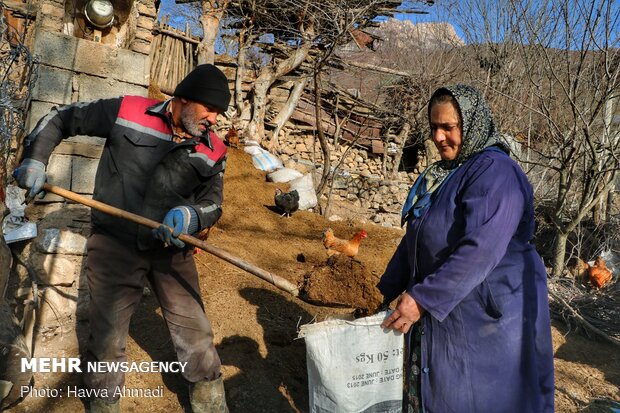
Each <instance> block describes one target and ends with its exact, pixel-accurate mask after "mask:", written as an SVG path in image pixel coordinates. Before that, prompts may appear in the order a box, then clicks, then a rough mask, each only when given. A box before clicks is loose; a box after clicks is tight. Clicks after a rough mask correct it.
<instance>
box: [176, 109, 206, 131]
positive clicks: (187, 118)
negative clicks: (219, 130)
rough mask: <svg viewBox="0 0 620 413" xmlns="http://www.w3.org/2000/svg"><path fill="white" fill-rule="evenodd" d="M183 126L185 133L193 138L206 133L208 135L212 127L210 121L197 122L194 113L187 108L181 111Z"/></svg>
mask: <svg viewBox="0 0 620 413" xmlns="http://www.w3.org/2000/svg"><path fill="white" fill-rule="evenodd" d="M181 124H182V125H183V128H184V129H185V131H186V132H187V133H189V134H190V135H192V136H202V135H204V134H205V133H208V131H209V129H210V127H211V125H210V124H209V121H207V120H202V121H196V119H195V117H194V114H193V113H192V111H190V110H187V109H185V108H184V110H183V111H181ZM201 125H204V126H205V127H206V129H203V128H201V127H200V126H201Z"/></svg>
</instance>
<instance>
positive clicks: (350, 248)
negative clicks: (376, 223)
mask: <svg viewBox="0 0 620 413" xmlns="http://www.w3.org/2000/svg"><path fill="white" fill-rule="evenodd" d="M366 237H368V233H367V232H366V231H364V230H363V229H362V230H359V231H357V232H356V233H355V235H353V238H351V239H350V240H344V239H340V238H337V237H336V236H334V231H333V230H332V229H331V228H327V229H326V230H325V231H323V245H324V246H325V249H326V250H327V255H328V256H330V257H331V256H332V255H338V254H343V255H346V256H347V257H350V258H353V257H355V256H356V255H357V252H358V250H359V247H360V243H361V242H362V240H363V239H364V238H366Z"/></svg>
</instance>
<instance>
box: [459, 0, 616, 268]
mask: <svg viewBox="0 0 620 413" xmlns="http://www.w3.org/2000/svg"><path fill="white" fill-rule="evenodd" d="M483 11H484V12H483ZM476 13H477V14H476ZM460 18H461V19H462V21H463V24H462V26H463V27H464V28H465V30H466V32H467V33H468V36H469V39H468V40H469V41H470V42H472V43H475V44H476V45H477V48H478V49H477V50H478V51H479V53H478V57H479V58H480V57H482V56H483V55H484V54H486V56H488V57H489V58H488V59H487V60H486V61H483V60H480V59H479V61H481V62H482V63H484V64H481V65H480V68H481V69H486V75H485V76H478V82H479V83H480V84H481V85H482V87H483V88H484V89H485V90H486V91H487V92H488V95H489V96H492V98H491V99H490V100H495V102H496V103H498V102H500V101H504V102H505V103H507V105H508V106H512V107H513V108H514V107H515V106H517V107H519V108H520V110H517V111H506V110H504V111H503V113H504V114H506V113H507V112H508V113H509V115H508V116H515V117H518V116H519V114H524V113H525V114H526V115H527V116H528V119H529V120H528V122H526V123H522V124H524V125H526V127H525V128H524V127H523V126H522V127H521V129H522V130H523V129H526V128H527V130H526V131H525V132H526V133H527V136H533V138H532V139H533V141H532V142H531V144H530V148H531V149H532V150H533V151H534V153H535V155H536V156H535V157H534V158H532V159H529V160H528V163H529V164H530V165H531V166H537V167H538V168H541V169H544V170H545V172H544V176H545V181H544V182H543V183H542V184H541V185H540V186H537V187H538V188H544V187H545V186H548V185H550V184H551V185H553V189H554V193H553V211H552V212H551V221H552V225H553V227H554V231H555V241H554V252H553V257H552V266H553V275H554V276H558V275H560V274H561V273H562V271H563V269H564V265H565V258H566V250H567V241H568V238H569V235H570V234H571V233H572V232H573V231H575V230H576V229H577V227H578V226H579V225H580V223H581V222H582V221H583V220H584V219H586V218H588V216H589V214H591V213H592V211H593V209H594V208H595V207H596V206H597V205H601V202H600V201H601V200H603V199H606V197H607V194H608V193H609V190H610V189H611V188H612V186H613V184H614V181H615V179H616V177H617V176H618V171H619V170H620V156H619V155H620V146H619V145H620V135H619V134H618V128H617V125H615V126H614V125H612V122H611V119H612V117H611V114H612V113H614V112H616V111H617V110H618V104H617V97H618V96H619V94H620V65H619V63H620V48H619V46H620V43H619V42H620V39H619V38H618V35H617V28H618V27H619V23H620V9H618V7H617V5H614V1H611V0H599V1H591V0H553V1H551V0H547V1H540V2H531V1H518V0H503V1H499V2H490V1H483V0H472V1H468V2H467V4H464V5H463V6H462V7H461V8H460ZM467 19H469V22H474V21H478V22H480V24H478V25H477V26H474V25H473V24H468V23H467ZM476 28H477V29H478V30H476ZM483 52H484V53H483ZM485 65H486V66H485ZM509 102H510V103H509ZM495 112H496V113H497V112H498V111H497V110H496V111H495ZM510 114H512V115H510ZM505 121H506V119H504V126H505V125H506V122H505ZM513 128H515V129H518V127H516V125H515V124H514V123H513Z"/></svg>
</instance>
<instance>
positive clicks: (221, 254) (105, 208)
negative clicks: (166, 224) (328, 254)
mask: <svg viewBox="0 0 620 413" xmlns="http://www.w3.org/2000/svg"><path fill="white" fill-rule="evenodd" d="M43 190H44V191H47V192H51V193H53V194H56V195H59V196H61V197H63V198H66V199H69V200H71V201H75V202H77V203H80V204H82V205H86V206H88V207H91V208H95V209H96V210H98V211H101V212H104V213H106V214H108V215H112V216H115V217H119V218H124V219H126V220H128V221H131V222H135V223H137V224H140V225H144V226H147V227H149V228H159V226H160V225H161V223H159V222H157V221H153V220H152V219H148V218H145V217H143V216H140V215H137V214H134V213H131V212H128V211H125V210H122V209H120V208H116V207H113V206H111V205H108V204H104V203H103V202H100V201H95V200H94V199H90V198H87V197H85V196H82V195H79V194H76V193H75V192H72V191H69V190H67V189H64V188H61V187H59V186H55V185H51V184H48V183H46V184H44V185H43ZM171 230H172V229H171ZM179 239H180V240H181V241H183V242H185V243H186V244H189V245H192V246H194V247H196V248H200V249H201V250H203V251H206V252H208V253H210V254H213V255H215V256H216V257H218V258H221V259H223V260H224V261H227V262H229V263H231V264H233V265H235V266H236V267H239V268H241V269H242V270H245V271H247V272H249V273H250V274H254V275H256V276H257V277H259V278H261V279H263V280H265V281H267V282H268V283H270V284H272V285H274V286H276V287H277V288H279V289H280V290H282V291H286V292H287V293H289V294H292V295H294V296H295V297H299V288H297V286H295V285H294V284H293V283H291V282H290V281H288V280H285V279H284V278H282V277H280V276H278V275H275V274H272V273H270V272H269V271H265V270H263V269H261V268H258V267H257V266H255V265H252V264H250V263H249V262H247V261H244V260H242V259H241V258H239V257H235V256H234V255H232V254H230V253H229V252H227V251H224V250H222V249H220V248H217V247H214V246H213V245H209V244H207V243H206V242H204V241H202V240H199V239H198V238H196V237H192V236H191V235H188V234H181V235H179Z"/></svg>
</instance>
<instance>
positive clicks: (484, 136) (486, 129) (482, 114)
mask: <svg viewBox="0 0 620 413" xmlns="http://www.w3.org/2000/svg"><path fill="white" fill-rule="evenodd" d="M446 92H448V93H449V94H450V95H452V96H453V97H454V99H455V100H456V102H457V105H458V110H459V113H460V115H461V130H462V135H461V139H462V145H461V150H460V151H459V154H458V155H457V157H456V159H453V160H449V161H447V160H443V159H442V160H440V161H437V162H435V163H433V164H432V165H430V166H429V167H428V168H426V170H425V171H424V172H423V173H422V175H420V177H419V178H418V180H417V181H416V182H415V183H414V185H413V187H412V188H411V190H410V191H409V195H408V196H407V201H406V202H405V205H404V207H403V212H402V223H403V224H404V222H405V221H406V219H407V216H408V215H409V214H410V213H411V212H412V211H411V210H412V208H413V209H414V211H413V212H414V214H415V215H416V216H418V215H419V214H420V213H421V212H423V210H426V209H427V208H428V207H429V206H430V203H431V199H430V195H431V194H432V193H433V192H434V191H435V190H437V189H438V188H439V187H441V184H442V183H443V182H444V181H445V180H446V178H447V177H448V176H449V175H450V174H451V173H452V172H454V171H455V170H456V169H457V168H458V167H459V166H461V165H462V164H463V163H464V162H465V161H467V160H468V159H469V158H471V157H472V156H473V155H475V154H477V153H479V152H481V151H483V150H485V149H487V148H489V147H491V146H496V147H498V148H499V149H501V150H503V151H504V152H506V153H510V149H509V148H508V146H507V145H506V144H505V143H504V142H503V141H502V140H501V138H500V135H499V133H498V131H497V129H496V127H495V123H494V122H493V116H492V115H491V110H490V109H489V107H488V105H487V104H486V102H485V100H484V98H483V97H482V94H481V93H480V91H478V89H476V88H474V87H472V86H468V85H462V84H459V85H452V86H445V87H441V88H439V89H437V90H436V91H435V93H433V95H432V97H431V100H432V99H433V97H435V96H436V95H439V94H445V93H446ZM430 116H431V107H430V104H429V107H428V118H429V121H430ZM423 199H425V202H418V201H422V200H423ZM419 203H421V204H422V205H417V204H419ZM418 207H420V208H422V209H421V210H420V211H418V212H417V213H416V211H415V209H417V208H418Z"/></svg>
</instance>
